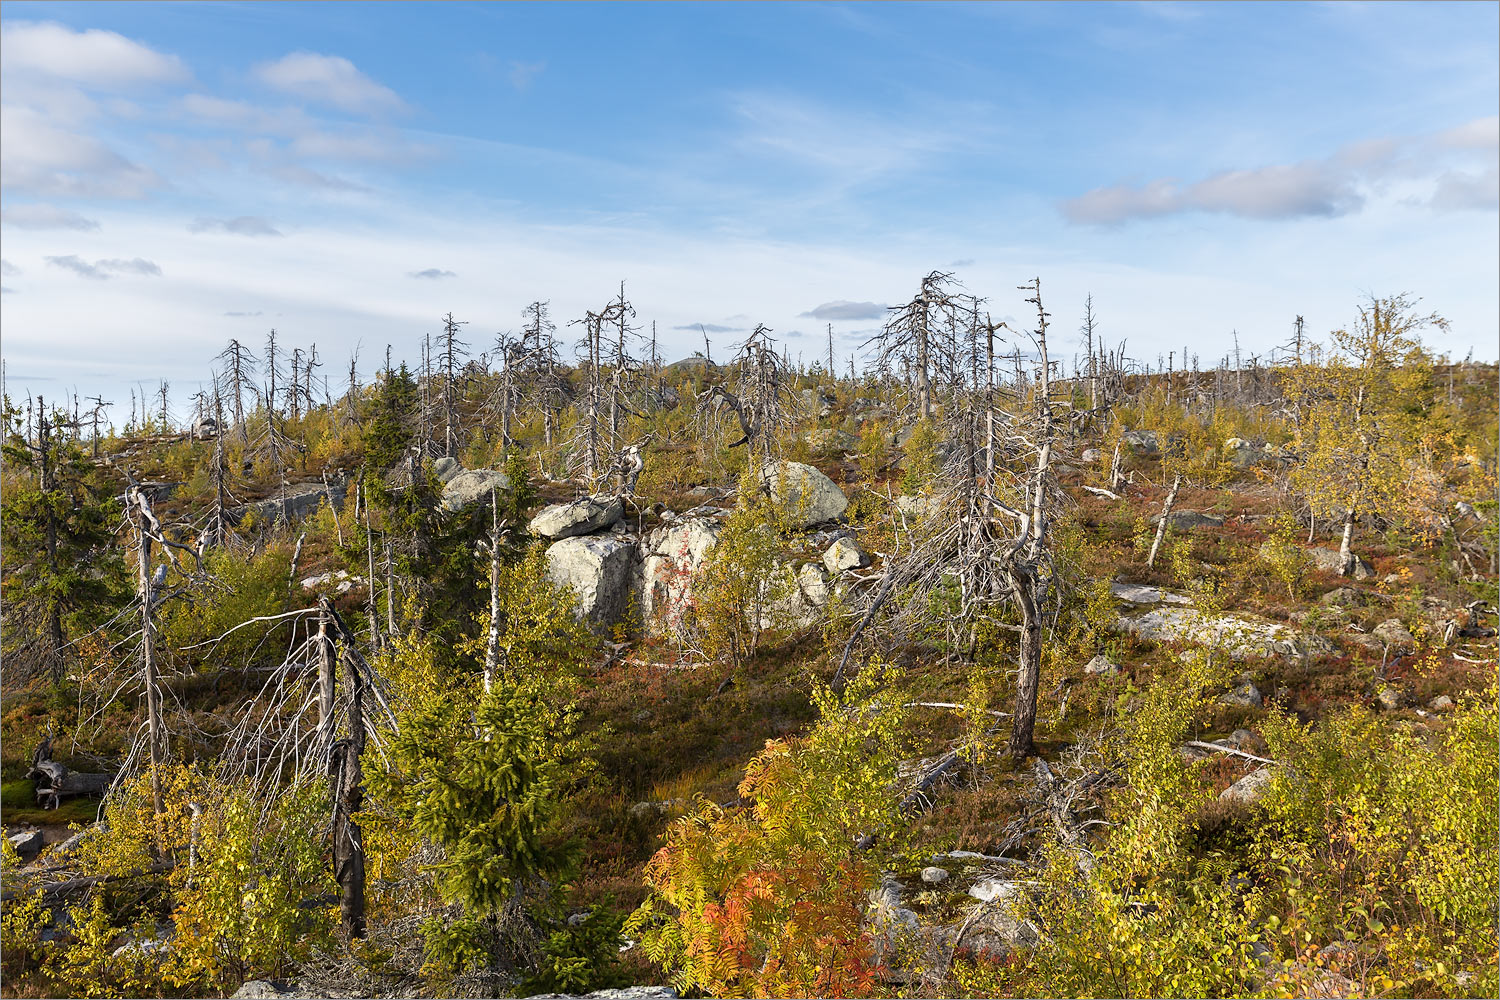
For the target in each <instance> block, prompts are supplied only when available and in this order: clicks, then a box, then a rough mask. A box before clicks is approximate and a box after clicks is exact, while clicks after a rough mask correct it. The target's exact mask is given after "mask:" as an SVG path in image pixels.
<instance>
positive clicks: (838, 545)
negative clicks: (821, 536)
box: [823, 538, 870, 576]
mask: <svg viewBox="0 0 1500 1000" xmlns="http://www.w3.org/2000/svg"><path fill="white" fill-rule="evenodd" d="M869 564H870V557H869V556H867V555H865V554H864V553H863V552H862V551H860V548H859V546H858V545H856V544H854V541H853V539H850V538H838V539H835V540H834V543H833V544H832V545H830V546H828V551H827V552H824V553H823V568H824V569H826V570H828V572H829V573H831V574H833V575H834V576H837V575H838V574H840V573H843V572H845V571H847V570H851V569H859V568H860V567H861V566H868V565H869Z"/></svg>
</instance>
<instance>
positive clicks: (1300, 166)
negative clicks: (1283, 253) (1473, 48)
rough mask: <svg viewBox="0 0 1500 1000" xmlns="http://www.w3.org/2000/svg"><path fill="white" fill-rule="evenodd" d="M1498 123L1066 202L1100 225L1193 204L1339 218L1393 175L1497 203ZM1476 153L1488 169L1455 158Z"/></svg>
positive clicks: (1439, 202)
mask: <svg viewBox="0 0 1500 1000" xmlns="http://www.w3.org/2000/svg"><path fill="white" fill-rule="evenodd" d="M1497 123H1500V119H1496V118H1493V117H1492V118H1479V119H1475V120H1474V121H1471V122H1467V123H1465V124H1463V125H1460V126H1458V127H1456V128H1452V129H1448V130H1446V131H1442V132H1437V133H1433V134H1429V135H1423V136H1408V137H1380V138H1375V139H1369V140H1365V141H1362V142H1356V143H1351V144H1349V145H1346V146H1344V147H1343V148H1341V149H1339V150H1337V151H1335V152H1334V153H1333V154H1332V155H1331V156H1329V157H1327V158H1325V159H1313V160H1304V161H1302V162H1299V163H1292V164H1272V165H1268V166H1263V167H1254V168H1250V169H1244V170H1226V171H1223V172H1220V173H1217V174H1214V175H1212V176H1210V177H1206V178H1204V179H1202V180H1199V181H1194V182H1191V183H1183V182H1182V181H1180V180H1178V179H1177V178H1172V177H1164V178H1157V179H1154V180H1151V181H1147V182H1145V183H1141V184H1115V185H1110V186H1107V187H1101V188H1095V189H1094V190H1092V191H1089V192H1087V193H1086V194H1083V195H1080V196H1078V197H1076V198H1069V199H1067V200H1065V201H1063V202H1062V204H1061V209H1062V212H1063V215H1064V216H1066V217H1067V218H1068V220H1069V221H1071V222H1079V223H1091V224H1095V225H1116V224H1119V223H1123V222H1128V221H1131V220H1133V219H1149V218H1156V217H1161V216H1168V215H1178V214H1182V213H1187V212H1215V213H1221V214H1225V215H1231V216H1237V217H1239V218H1244V219H1261V220H1266V219H1298V218H1310V217H1322V218H1333V217H1336V216H1341V215H1348V214H1351V213H1354V212H1358V211H1360V210H1361V209H1363V208H1364V207H1365V206H1366V205H1367V204H1368V203H1369V202H1370V200H1371V197H1372V196H1374V195H1377V194H1380V193H1382V191H1383V187H1384V185H1385V184H1387V183H1388V182H1390V181H1392V180H1403V181H1417V182H1424V183H1427V184H1429V185H1431V186H1433V187H1434V188H1435V189H1436V190H1435V193H1434V195H1433V196H1432V198H1431V200H1430V202H1429V204H1430V205H1431V206H1432V207H1434V208H1438V209H1445V210H1446V209H1456V208H1480V209H1483V208H1493V207H1494V205H1495V197H1494V194H1493V184H1492V183H1491V182H1490V181H1489V178H1490V177H1491V176H1492V175H1493V173H1494V171H1495V167H1494V166H1493V164H1494V161H1495V147H1496V145H1497V143H1500V131H1497V128H1500V126H1497ZM1475 153H1479V154H1480V155H1484V154H1486V153H1487V154H1488V160H1489V163H1490V164H1491V165H1490V166H1489V167H1488V169H1483V170H1481V171H1480V172H1479V173H1478V174H1475V173H1472V172H1468V171H1464V170H1455V169H1454V164H1455V162H1456V161H1465V160H1470V159H1472V157H1473V154H1475ZM1487 185H1488V186H1487ZM1420 200H1421V199H1417V201H1420ZM1407 201H1408V202H1412V201H1413V199H1407Z"/></svg>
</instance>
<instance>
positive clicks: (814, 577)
mask: <svg viewBox="0 0 1500 1000" xmlns="http://www.w3.org/2000/svg"><path fill="white" fill-rule="evenodd" d="M797 589H798V590H799V591H801V593H802V597H803V599H804V600H806V601H807V603H808V604H811V605H812V606H813V607H815V608H821V607H824V606H825V605H827V604H828V577H826V576H824V575H823V570H822V569H821V568H820V567H818V566H817V565H816V564H814V563H803V564H802V568H801V569H799V570H797Z"/></svg>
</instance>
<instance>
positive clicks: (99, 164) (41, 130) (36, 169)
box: [0, 105, 163, 198]
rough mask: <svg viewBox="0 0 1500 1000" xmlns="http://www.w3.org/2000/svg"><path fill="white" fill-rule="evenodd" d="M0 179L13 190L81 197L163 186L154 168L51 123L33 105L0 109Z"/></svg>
mask: <svg viewBox="0 0 1500 1000" xmlns="http://www.w3.org/2000/svg"><path fill="white" fill-rule="evenodd" d="M0 133H3V134H4V137H5V141H4V143H0V179H3V183H4V186H5V187H6V188H7V189H8V190H11V191H19V192H28V193H32V194H39V195H45V196H71V197H79V198H139V197H142V196H144V195H145V194H146V193H147V192H148V191H150V190H152V189H153V188H157V187H160V186H162V183H163V181H162V178H161V177H160V176H159V175H158V174H157V173H156V172H155V171H154V170H150V169H148V168H146V167H142V166H139V165H138V164H135V163H132V162H131V161H129V160H127V159H125V157H123V156H121V155H120V154H119V153H117V152H115V151H114V150H113V149H110V148H109V147H108V146H106V145H105V144H104V143H103V142H101V141H100V140H98V139H96V138H94V137H92V136H88V135H83V134H80V133H78V132H73V131H70V130H68V129H65V128H61V127H59V126H57V125H54V124H53V123H52V122H51V121H49V120H48V118H47V116H45V115H44V114H42V113H41V112H39V111H37V110H36V109H34V108H29V107H22V106H12V105H5V106H3V107H0Z"/></svg>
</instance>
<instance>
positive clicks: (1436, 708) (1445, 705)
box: [1427, 694, 1453, 712]
mask: <svg viewBox="0 0 1500 1000" xmlns="http://www.w3.org/2000/svg"><path fill="white" fill-rule="evenodd" d="M1452 707H1453V699H1452V698H1450V697H1448V696H1447V695H1445V694H1440V695H1438V696H1437V697H1436V698H1434V699H1432V700H1431V701H1429V702H1428V703H1427V708H1428V709H1429V710H1430V711H1433V712H1446V711H1448V709H1450V708H1452Z"/></svg>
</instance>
